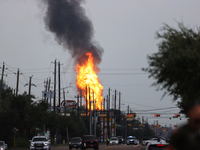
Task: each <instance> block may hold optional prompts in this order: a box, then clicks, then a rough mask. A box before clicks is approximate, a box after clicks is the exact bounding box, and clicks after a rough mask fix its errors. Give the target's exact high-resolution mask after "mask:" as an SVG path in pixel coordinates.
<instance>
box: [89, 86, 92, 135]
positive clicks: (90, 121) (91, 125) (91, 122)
mask: <svg viewBox="0 0 200 150" xmlns="http://www.w3.org/2000/svg"><path fill="white" fill-rule="evenodd" d="M89 103H90V135H92V111H91V100H90V87H89Z"/></svg>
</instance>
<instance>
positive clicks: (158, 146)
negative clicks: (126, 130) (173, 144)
mask: <svg viewBox="0 0 200 150" xmlns="http://www.w3.org/2000/svg"><path fill="white" fill-rule="evenodd" d="M168 145H169V144H168V143H166V142H164V141H160V142H158V141H153V142H152V143H148V144H147V146H146V148H145V149H144V150H165V148H166V147H167V146H168Z"/></svg>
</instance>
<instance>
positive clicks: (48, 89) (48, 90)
mask: <svg viewBox="0 0 200 150" xmlns="http://www.w3.org/2000/svg"><path fill="white" fill-rule="evenodd" d="M48 83H49V85H48V88H47V93H48V94H49V92H50V86H51V78H50V77H49V82H48ZM50 94H51V92H50ZM48 97H50V96H47V103H48Z"/></svg>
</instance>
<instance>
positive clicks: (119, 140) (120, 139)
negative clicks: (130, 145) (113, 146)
mask: <svg viewBox="0 0 200 150" xmlns="http://www.w3.org/2000/svg"><path fill="white" fill-rule="evenodd" d="M117 138H118V143H119V144H124V139H123V137H122V136H117Z"/></svg>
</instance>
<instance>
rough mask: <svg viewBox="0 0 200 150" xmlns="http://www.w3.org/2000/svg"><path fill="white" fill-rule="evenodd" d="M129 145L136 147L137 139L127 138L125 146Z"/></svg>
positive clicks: (133, 137)
mask: <svg viewBox="0 0 200 150" xmlns="http://www.w3.org/2000/svg"><path fill="white" fill-rule="evenodd" d="M129 144H135V145H137V139H136V137H135V136H128V137H127V145H129Z"/></svg>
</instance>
